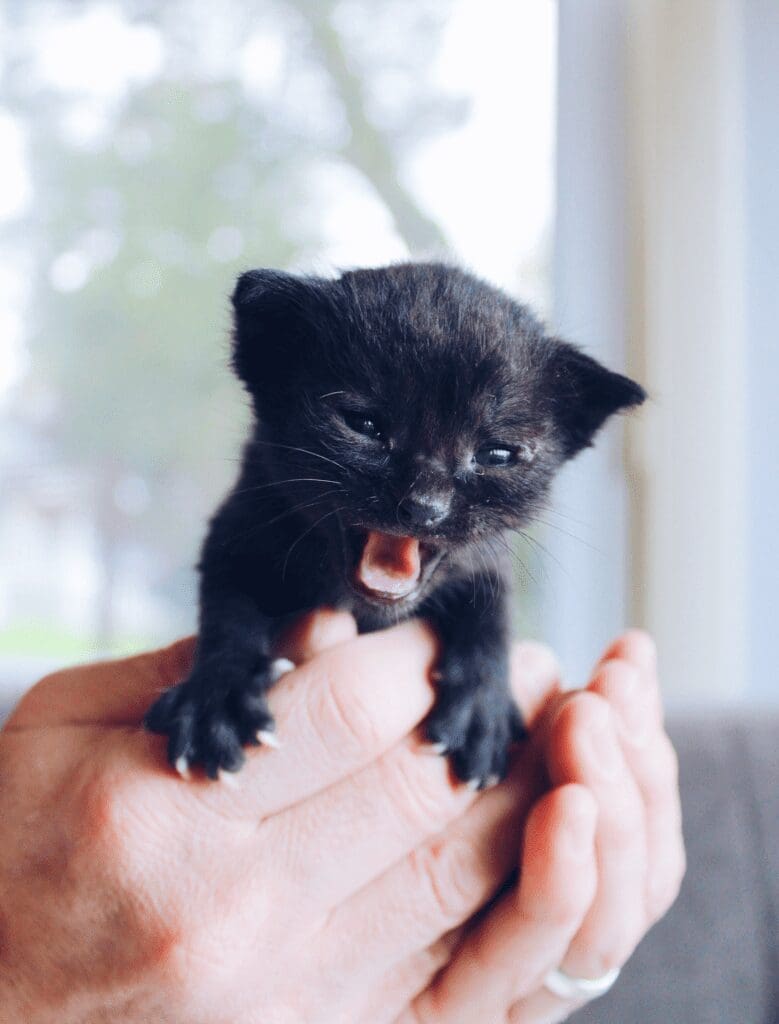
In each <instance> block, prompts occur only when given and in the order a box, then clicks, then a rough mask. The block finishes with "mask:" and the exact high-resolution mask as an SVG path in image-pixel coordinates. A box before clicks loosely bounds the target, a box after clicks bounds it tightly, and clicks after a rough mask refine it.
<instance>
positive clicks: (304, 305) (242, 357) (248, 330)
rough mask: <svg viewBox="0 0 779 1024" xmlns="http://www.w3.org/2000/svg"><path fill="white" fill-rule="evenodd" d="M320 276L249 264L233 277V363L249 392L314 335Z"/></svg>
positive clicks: (288, 362)
mask: <svg viewBox="0 0 779 1024" xmlns="http://www.w3.org/2000/svg"><path fill="white" fill-rule="evenodd" d="M322 284H323V282H321V281H319V280H318V279H316V278H305V277H297V276H295V275H294V274H286V273H284V272H283V271H280V270H247V271H246V273H245V274H241V276H240V277H239V278H238V281H237V282H236V285H235V288H234V289H233V294H232V304H233V311H234V312H233V320H234V329H233V367H234V369H235V372H236V373H237V374H238V376H239V377H240V378H241V380H242V381H244V383H245V384H246V385H247V386H248V388H249V390H250V391H252V392H255V391H257V390H258V389H259V388H260V387H261V385H262V384H263V383H266V382H269V381H275V380H277V379H278V372H279V371H281V370H282V369H283V368H284V367H290V366H292V365H293V364H294V363H295V361H296V360H297V358H298V356H299V354H300V352H301V349H302V347H303V346H304V344H305V342H306V341H307V340H308V339H309V338H310V337H311V336H312V335H313V333H314V329H315V324H316V320H317V308H318V307H319V306H320V305H321V300H322V296H321V291H322V288H321V286H322Z"/></svg>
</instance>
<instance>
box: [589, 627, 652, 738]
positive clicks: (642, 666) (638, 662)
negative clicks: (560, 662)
mask: <svg viewBox="0 0 779 1024" xmlns="http://www.w3.org/2000/svg"><path fill="white" fill-rule="evenodd" d="M608 661H626V662H628V664H630V665H632V666H633V667H634V668H635V669H637V670H638V672H639V673H640V674H641V676H642V678H643V680H644V685H645V687H646V689H647V693H648V695H649V697H650V698H651V699H650V701H649V705H650V710H651V713H652V714H653V715H654V716H655V718H656V719H657V721H658V722H662V720H663V702H662V695H661V693H660V687H659V685H658V676H657V648H656V647H655V642H654V640H653V639H652V637H651V636H650V635H649V633H646V632H645V631H644V630H643V629H629V630H627V631H626V632H625V633H623V634H622V635H621V636H619V637H617V639H616V640H615V641H614V642H613V643H612V644H611V645H610V646H609V647H608V648H607V649H606V651H605V652H604V654H603V656H602V658H601V659H600V661H599V662H598V664H597V666H596V668H595V673H594V675H597V673H598V671H599V669H600V667H601V665H603V664H605V663H606V662H608Z"/></svg>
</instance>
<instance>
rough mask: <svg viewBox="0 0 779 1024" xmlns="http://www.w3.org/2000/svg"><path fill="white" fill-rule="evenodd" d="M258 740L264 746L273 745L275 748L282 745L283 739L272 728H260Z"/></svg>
mask: <svg viewBox="0 0 779 1024" xmlns="http://www.w3.org/2000/svg"><path fill="white" fill-rule="evenodd" d="M257 742H258V743H261V744H262V745H263V746H264V747H273V748H274V749H275V750H278V749H279V748H280V747H281V740H280V739H279V738H278V736H277V735H276V733H275V732H273V731H272V730H271V729H258V731H257Z"/></svg>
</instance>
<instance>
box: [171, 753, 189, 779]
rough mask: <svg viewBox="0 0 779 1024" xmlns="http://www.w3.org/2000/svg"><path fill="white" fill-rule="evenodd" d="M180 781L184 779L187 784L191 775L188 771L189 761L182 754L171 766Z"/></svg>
mask: <svg viewBox="0 0 779 1024" xmlns="http://www.w3.org/2000/svg"><path fill="white" fill-rule="evenodd" d="M173 767H174V768H175V769H176V771H177V772H178V773H179V775H180V776H181V777H182V779H186V780H187V781H188V782H189V780H190V779H191V778H192V773H191V772H190V770H189V761H188V760H187V759H186V757H184V755H183V754H182V755H181V757H177V758H176V763H175V765H174V766H173Z"/></svg>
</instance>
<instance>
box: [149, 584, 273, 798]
mask: <svg viewBox="0 0 779 1024" xmlns="http://www.w3.org/2000/svg"><path fill="white" fill-rule="evenodd" d="M200 614H201V622H200V633H199V636H198V645H197V651H196V654H195V662H194V665H193V668H192V671H191V672H190V674H189V676H188V677H187V678H186V679H185V680H184V681H183V682H181V683H179V684H178V686H174V687H173V688H172V689H170V690H167V691H166V692H165V693H164V694H163V695H162V696H161V697H160V698H159V699H158V700H157V701H156V703H155V704H154V705H153V706H152V707H151V709H150V710H149V712H148V714H147V715H146V719H145V722H146V726H147V728H149V729H150V730H151V731H152V732H157V733H162V734H164V735H166V736H167V737H168V760H169V761H170V763H171V764H172V765H173V766H174V767H175V768H176V770H177V771H179V772H180V773H181V774H182V775H187V774H188V771H189V768H190V766H191V765H200V766H201V767H202V768H203V769H204V770H205V772H206V774H207V775H209V776H210V777H211V778H212V779H213V778H216V777H217V776H218V775H219V772H220V770H222V771H227V772H235V771H238V770H239V769H240V767H241V766H242V764H243V762H244V753H243V747H244V745H245V744H247V743H249V744H255V745H256V744H259V743H266V744H268V745H270V746H274V745H275V743H276V741H275V735H274V722H273V716H272V715H271V713H270V709H269V707H268V702H267V699H266V694H267V691H268V689H269V688H270V687H271V686H272V685H273V683H274V682H275V681H276V679H278V677H279V674H280V670H281V669H282V668H284V667H286V668H290V667H291V666H290V664H289V662H286V663H284V664H282V662H281V659H280V660H279V661H272V660H271V657H270V649H271V642H272V639H273V637H274V635H275V632H276V629H277V626H278V621H277V620H276V619H274V618H272V617H270V616H268V615H265V614H263V613H262V612H261V611H260V609H259V608H258V606H257V604H256V602H255V601H253V600H252V599H251V598H250V597H249V596H248V595H246V594H243V593H240V592H239V591H237V590H233V589H227V588H221V587H220V588H215V587H208V586H204V589H203V593H202V594H201V613H200Z"/></svg>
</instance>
